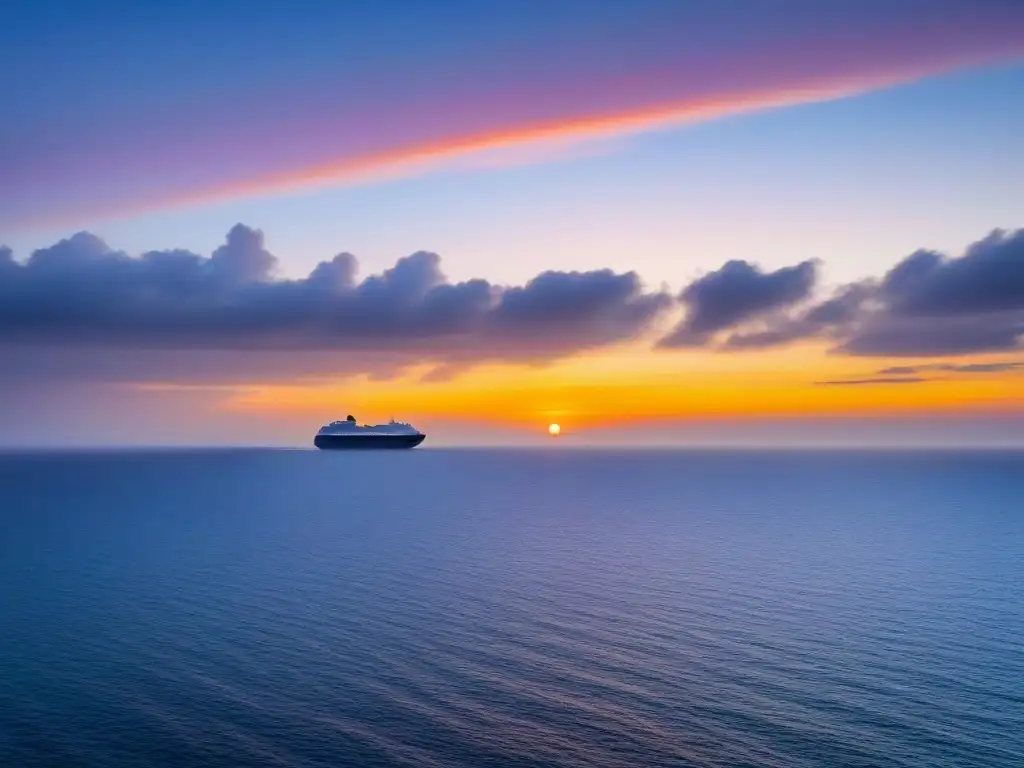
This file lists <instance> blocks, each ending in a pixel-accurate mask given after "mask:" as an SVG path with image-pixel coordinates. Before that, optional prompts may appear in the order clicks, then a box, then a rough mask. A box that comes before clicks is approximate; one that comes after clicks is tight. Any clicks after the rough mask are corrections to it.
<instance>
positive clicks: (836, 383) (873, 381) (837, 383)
mask: <svg viewBox="0 0 1024 768" xmlns="http://www.w3.org/2000/svg"><path fill="white" fill-rule="evenodd" d="M925 381H931V379H926V378H923V377H920V376H884V377H874V378H868V379H832V380H826V381H816V382H814V384H815V385H816V386H819V387H847V386H859V385H867V386H880V385H887V384H920V383H921V382H925Z"/></svg>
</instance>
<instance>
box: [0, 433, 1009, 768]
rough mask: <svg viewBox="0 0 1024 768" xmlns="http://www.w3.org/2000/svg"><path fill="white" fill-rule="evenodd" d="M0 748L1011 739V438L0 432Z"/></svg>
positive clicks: (0, 762)
mask: <svg viewBox="0 0 1024 768" xmlns="http://www.w3.org/2000/svg"><path fill="white" fill-rule="evenodd" d="M0 766H4V767H5V768H7V767H10V768H33V767H35V766H59V767H60V768H65V767H66V768H77V767H85V766H89V767H92V766H96V767H102V768H121V767H122V766H123V767H124V768H147V767H148V766H173V767H174V768H190V767H191V766H196V767H197V768H198V767H199V766H202V767H203V768H220V767H221V766H224V767H227V766H231V767H232V768H246V767H249V766H251V767H252V768H256V767H257V766H259V767H261V768H262V767H264V766H266V767H268V768H269V767H270V766H274V767H277V768H314V766H317V767H322V768H327V767H328V766H330V767H331V768H337V767H338V766H446V767H447V766H466V767H467V768H469V767H472V768H480V767H482V766H552V767H553V766H581V767H582V766H587V767H588V768H591V767H600V766H630V767H631V768H632V767H634V766H730V767H731V766H750V767H751V768H753V767H754V766H757V767H758V768H765V767H776V766H777V767H778V768H802V767H805V766H806V767H808V768H810V767H811V766H815V767H817V766H821V767H823V768H824V767H827V768H840V767H844V766H851V767H853V766H858V767H864V768H867V767H868V766H880V767H881V766H885V767H887V768H888V767H892V768H899V767H904V768H911V767H913V768H942V767H944V766H950V767H952V766H956V767H957V768H969V767H972V766H976V767H977V768H983V767H984V768H996V767H1003V766H1005V768H1021V766H1024V453H1020V452H1017V453H1013V452H983V451H973V452H959V453H958V452H942V451H933V452H906V451H904V452H843V451H822V452H799V451H777V452H742V451H714V452H700V451H668V450H664V451H622V452H615V451H610V450H608V451H598V450H593V451H585V450H557V449H551V450H441V449H430V448H427V447H424V448H421V449H416V450H413V451H406V452H394V453H390V452H384V453H365V454H364V453H324V452H316V451H312V450H309V451H305V450H292V451H287V450H208V451H202V450H197V451H137V452H116V451H108V452H100V451H97V452H85V453H70V452H69V453H37V454H13V453H9V454H4V455H0Z"/></svg>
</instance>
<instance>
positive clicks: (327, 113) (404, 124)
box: [0, 0, 1024, 228]
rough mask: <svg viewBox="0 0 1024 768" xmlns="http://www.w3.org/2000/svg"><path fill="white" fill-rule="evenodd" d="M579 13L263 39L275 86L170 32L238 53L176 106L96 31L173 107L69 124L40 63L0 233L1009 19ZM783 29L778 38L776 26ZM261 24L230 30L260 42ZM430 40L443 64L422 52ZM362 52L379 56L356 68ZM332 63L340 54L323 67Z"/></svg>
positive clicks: (876, 56)
mask: <svg viewBox="0 0 1024 768" xmlns="http://www.w3.org/2000/svg"><path fill="white" fill-rule="evenodd" d="M592 5H594V6H595V7H594V8H590V9H588V14H587V21H586V23H580V22H579V20H578V19H575V18H567V17H566V15H565V14H567V13H568V14H570V15H571V13H572V12H571V11H568V10H566V9H563V10H561V11H553V10H549V9H545V11H544V13H545V16H546V18H547V22H549V23H547V24H542V25H541V27H544V28H545V29H546V31H543V30H540V31H539V32H538V34H536V35H529V36H521V35H520V36H516V35H510V34H509V32H508V30H509V29H511V28H512V27H508V26H507V25H506V24H504V23H502V21H501V20H502V19H503V14H502V13H497V12H493V11H489V10H486V9H484V8H483V6H481V10H480V11H479V12H478V13H475V14H474V13H468V12H462V13H460V14H459V30H460V33H459V34H456V35H454V36H452V35H449V37H448V38H444V32H443V31H442V30H443V27H444V22H443V20H444V18H445V16H444V12H440V11H439V12H438V13H437V14H432V15H431V18H433V19H434V21H433V22H428V21H427V20H426V19H420V21H419V22H417V23H419V24H424V25H426V26H425V27H423V29H422V30H421V32H422V34H414V35H413V37H414V38H416V40H415V41H412V40H411V38H410V41H411V45H412V47H411V48H409V47H407V46H405V45H404V44H402V43H401V42H400V41H401V40H402V39H403V38H402V36H401V35H399V36H397V37H396V36H395V35H394V34H393V33H390V32H389V33H382V32H381V30H382V29H390V27H386V26H385V27H378V26H377V25H375V24H370V25H369V27H367V26H365V20H364V21H363V22H360V21H359V20H356V19H347V20H346V23H345V24H341V25H338V24H321V25H319V26H320V27H321V28H322V29H321V30H316V29H313V30H309V29H307V30H305V32H304V33H298V32H295V31H294V30H293V32H292V33H289V32H287V31H282V32H281V33H280V34H279V35H278V36H277V38H276V39H275V40H274V43H273V48H274V50H275V52H276V57H277V58H275V59H274V61H275V62H276V63H277V65H276V66H275V74H276V76H275V78H272V80H279V81H280V83H281V84H277V85H275V83H274V82H268V81H267V78H266V77H261V76H260V71H261V67H263V66H265V64H266V58H267V57H266V56H265V55H264V54H263V51H264V49H265V48H266V41H262V42H260V43H257V42H256V41H254V40H251V41H250V42H251V44H250V45H243V44H242V43H241V39H242V37H246V34H243V33H241V32H240V31H239V30H237V29H231V28H227V27H226V28H224V29H219V27H217V26H216V23H217V22H216V21H214V20H211V19H204V20H200V21H196V22H195V23H194V24H193V26H194V27H195V29H191V30H190V34H199V35H210V36H211V40H213V39H216V38H217V36H218V35H221V36H223V37H225V38H227V37H231V38H232V39H234V40H235V43H236V48H237V50H236V51H235V53H236V54H237V56H232V57H224V56H221V57H219V58H218V57H217V56H216V55H215V54H216V51H217V49H218V48H217V46H215V45H210V46H194V48H195V50H194V51H193V52H192V55H191V56H190V57H189V66H191V67H195V71H197V72H198V71H203V72H204V74H205V79H204V81H203V82H204V87H202V88H193V89H187V88H186V89H184V91H183V90H182V88H181V83H183V82H187V81H188V77H187V76H184V75H181V73H179V77H178V79H177V80H175V73H176V72H178V71H179V70H180V67H179V66H167V65H166V62H164V61H163V60H162V59H161V58H160V56H156V57H155V58H154V55H153V54H154V51H150V50H146V49H145V45H146V43H145V42H144V39H145V38H144V37H140V33H141V30H137V29H134V28H132V34H130V35H127V36H125V37H124V39H112V38H110V37H109V36H110V35H113V36H114V38H117V36H118V35H119V34H122V33H123V31H124V30H123V27H124V25H120V27H119V25H118V24H117V23H116V21H117V20H116V19H113V18H111V20H110V23H108V24H106V25H101V27H100V28H102V29H104V32H105V34H107V36H108V38H107V43H106V48H107V49H110V50H116V51H119V54H118V55H120V56H121V57H122V58H123V59H124V61H125V66H128V67H134V68H136V69H138V70H139V72H140V73H142V74H144V75H145V76H142V74H140V78H139V79H140V80H141V81H143V82H145V83H146V84H147V87H148V88H149V89H150V90H156V91H168V92H170V91H173V92H174V93H175V94H176V96H175V98H174V99H173V100H172V101H171V102H168V103H167V104H160V105H158V106H154V105H152V104H150V103H149V101H151V100H147V99H142V98H138V95H139V94H137V93H136V92H134V91H133V90H132V89H131V88H126V89H123V90H119V91H118V92H116V93H115V92H114V91H113V90H111V89H107V90H110V93H107V96H108V97H109V98H105V99H104V100H102V102H99V101H97V102H96V104H95V105H94V106H92V107H90V105H86V108H84V109H83V105H82V103H81V100H80V99H77V98H74V96H75V93H74V89H75V88H76V87H77V81H76V80H75V79H74V78H69V77H67V76H66V72H68V71H71V70H72V67H68V66H49V67H44V68H38V69H40V72H38V73H37V76H38V77H40V78H42V80H41V82H43V83H45V84H46V86H47V87H46V88H44V89H43V90H44V91H45V92H47V93H50V94H51V95H52V97H51V98H50V99H49V100H48V102H47V104H48V106H47V109H46V110H45V114H43V113H41V112H39V111H38V110H33V109H31V104H19V103H17V102H14V103H12V104H11V105H10V109H9V110H8V112H9V115H8V116H7V118H6V121H5V122H6V123H7V124H8V125H6V127H5V130H6V131H7V134H8V135H10V136H12V137H14V139H15V140H13V141H8V142H6V143H5V142H0V176H3V177H4V179H5V184H4V185H2V186H0V225H3V226H5V227H8V228H14V227H26V226H38V225H39V224H40V223H42V222H45V223H47V224H50V223H53V222H55V221H56V222H61V223H62V224H64V223H66V222H71V223H74V224H78V223H79V222H80V221H81V220H82V217H89V219H88V220H90V221H92V220H94V218H93V217H96V216H99V215H104V216H105V215H114V216H118V215H125V214H126V213H132V212H139V211H149V210H154V209H162V208H166V207H173V206H182V205H184V206H191V205H197V204H201V203H205V202H208V201H211V200H225V199H238V198H251V197H254V196H262V195H268V194H280V193H284V192H288V191H291V190H296V189H298V190H308V189H311V188H316V187H318V186H339V185H345V184H353V183H360V182H364V181H366V180H378V179H382V178H385V179H386V178H394V177H402V176H409V175H415V174H419V173H424V172H429V171H432V170H436V169H437V168H438V167H442V168H450V167H452V165H458V164H460V163H461V164H465V163H466V161H467V159H470V158H472V157H474V156H475V157H477V158H478V160H479V158H480V157H481V156H486V155H487V154H488V153H492V152H495V151H498V152H502V151H506V152H507V151H510V150H514V151H517V152H522V151H523V150H529V149H530V148H531V146H536V145H537V144H538V143H540V144H547V143H550V142H554V143H556V144H562V145H568V144H571V143H573V142H579V141H584V140H586V141H589V140H594V139H595V138H598V139H599V138H606V137H615V136H623V135H629V134H632V133H636V132H639V131H649V130H655V129H663V128H665V127H667V126H675V125H679V124H684V123H688V122H696V121H703V120H709V119H715V118H718V117H721V116H724V115H731V114H737V113H743V112H749V111H753V110H759V109H765V108H771V107H779V106H785V105H790V104H798V103H806V102H815V101H821V100H826V99H835V98H841V97H844V96H849V95H851V94H856V93H861V92H864V91H868V90H871V89H875V88H880V87H887V86H891V85H894V84H897V83H904V82H909V81H913V80H915V79H918V78H920V77H924V76H928V75H933V74H939V73H943V72H947V71H950V70H954V69H958V68H961V67H965V66H974V65H980V64H988V63H993V62H998V61H1012V60H1016V59H1017V58H1019V56H1020V55H1021V53H1022V52H1024V10H1022V8H1021V7H1020V3H1017V2H1008V1H1007V0H975V1H974V2H956V3H929V2H919V1H918V0H889V1H888V2H885V3H867V4H864V3H859V4H858V3H838V4H837V3H824V2H823V3H801V4H799V5H800V8H799V10H794V9H793V8H792V7H791V5H792V4H789V3H786V2H776V3H768V2H762V3H748V4H746V7H745V8H744V12H743V13H742V14H736V13H732V12H729V11H728V10H724V9H723V8H721V7H720V6H722V4H720V3H682V2H679V3H663V2H655V3H636V4H632V5H631V6H630V13H629V23H628V24H623V23H622V14H621V11H619V10H616V9H613V10H612V11H611V12H610V13H609V12H608V10H607V9H605V10H601V8H599V7H597V6H600V5H601V4H592ZM612 6H614V4H611V5H610V6H609V8H611V7H612ZM250 13H251V14H254V15H255V17H259V16H260V14H261V11H259V10H257V9H256V8H255V7H254V8H253V9H251V11H250ZM787 14H788V15H789V16H791V17H792V18H791V19H790V21H792V22H796V23H780V19H781V20H782V21H783V22H785V20H786V17H787ZM265 21H266V20H264V23H261V22H259V21H257V22H254V23H253V24H251V25H249V26H250V27H251V29H252V30H259V29H265V28H268V27H266V25H265ZM282 23H285V24H291V23H298V24H300V26H304V25H305V23H306V22H305V21H302V20H301V19H300V20H298V21H295V20H291V21H288V22H282V19H280V18H277V19H275V20H274V25H273V28H274V29H279V28H280V25H281V24H282ZM435 24H437V25H440V26H439V27H438V28H435V27H434V25H435ZM415 26H416V25H415V24H414V28H415ZM513 26H514V25H513ZM327 29H329V30H330V36H329V37H327V36H326V35H327V33H326V32H325V31H323V30H327ZM119 30H120V31H119ZM150 31H152V30H150ZM160 31H161V33H164V34H167V32H166V30H163V29H161V30H160ZM406 31H408V30H406ZM449 31H450V30H449ZM435 33H439V34H440V36H439V35H438V34H435ZM11 34H12V35H14V36H15V37H17V38H18V39H23V40H24V41H25V45H26V46H27V47H29V48H32V47H33V46H34V47H35V48H36V49H38V50H40V51H45V56H46V57H56V58H53V61H54V62H56V61H61V60H62V59H60V57H61V56H63V57H64V58H65V59H66V60H67V61H72V62H75V63H76V66H77V67H78V70H81V75H82V77H85V78H86V79H89V80H95V79H96V77H91V78H90V74H92V75H97V76H98V75H99V74H100V72H99V71H97V70H96V69H95V67H96V66H98V65H99V63H100V62H102V61H107V58H105V57H104V56H99V55H92V56H90V55H85V54H83V53H81V52H79V53H78V54H76V53H75V52H74V51H76V50H77V51H81V50H82V49H80V48H79V46H80V45H84V46H85V49H84V50H85V51H89V52H90V53H92V52H93V51H92V49H91V45H92V44H93V41H92V40H90V39H89V37H90V36H88V35H82V36H81V37H82V38H83V40H75V41H71V43H69V44H71V49H67V50H63V49H60V50H56V51H53V50H51V48H52V46H50V47H47V40H46V39H45V38H35V39H33V38H32V37H31V36H29V35H28V34H26V35H24V36H23V35H20V34H18V30H17V29H12V31H11ZM240 35H241V37H240ZM321 35H324V36H321ZM609 41H614V44H613V45H612V46H611V47H610V46H609ZM435 45H441V48H440V50H443V51H444V52H445V55H443V56H437V55H433V54H427V53H424V52H423V49H424V47H425V49H426V50H429V51H433V50H434V46H435ZM140 46H142V48H141V49H140ZM395 46H398V47H397V48H396V47H395ZM72 49H74V50H72ZM310 50H319V51H322V52H323V56H320V55H317V56H314V57H310V56H308V55H307V52H308V51H310ZM481 50H486V51H488V55H486V56H481V55H480V51H481ZM610 50H613V51H615V52H618V55H615V53H611V54H610ZM339 51H340V52H342V53H341V54H337V52H339ZM368 51H377V52H379V55H380V57H381V58H380V61H377V60H376V58H375V56H376V55H377V54H375V55H374V57H371V58H370V59H364V58H362V57H363V56H365V55H367V52H368ZM334 55H342V56H347V57H348V59H347V60H338V61H333V64H332V63H331V62H332V59H331V57H332V56H334ZM247 57H252V58H247ZM324 57H326V58H324ZM47 60H50V59H47ZM371 61H374V62H375V63H373V64H370V62H371ZM311 62H315V65H314V66H311V67H310V66H308V64H309V63H311ZM346 62H347V63H346ZM356 62H362V65H359V66H357V65H356ZM51 63H52V62H51ZM178 63H180V62H178ZM18 64H19V61H18V53H17V50H16V49H13V48H12V49H11V50H10V51H9V52H7V56H6V58H4V51H3V50H0V65H2V68H3V69H5V71H6V70H10V71H13V69H14V68H16V67H17V66H18ZM161 64H163V65H161ZM235 67H237V70H235ZM53 73H58V74H53ZM60 73H65V74H60ZM227 73H232V74H231V75H230V76H226V75H227ZM246 73H248V74H246ZM182 77H184V79H181V78H182ZM100 85H102V83H101V84H100ZM115 90H116V89H115ZM105 93H106V91H105ZM62 96H66V98H61V97H62ZM90 104H91V102H90ZM172 104H173V106H171V105H172Z"/></svg>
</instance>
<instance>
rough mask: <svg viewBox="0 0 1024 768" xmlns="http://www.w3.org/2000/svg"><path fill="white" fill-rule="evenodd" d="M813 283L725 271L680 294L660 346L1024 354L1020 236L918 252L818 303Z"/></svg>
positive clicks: (750, 269) (792, 275) (792, 276)
mask: <svg viewBox="0 0 1024 768" xmlns="http://www.w3.org/2000/svg"><path fill="white" fill-rule="evenodd" d="M816 282H817V262H804V263H802V264H800V265H798V266H795V267H787V268H784V269H780V270H777V271H775V272H762V271H761V270H760V269H758V268H757V267H755V266H753V265H751V264H748V263H746V262H729V263H728V264H726V265H725V266H724V267H722V268H721V269H720V270H718V271H717V272H712V273H711V274H708V275H705V276H704V277H701V278H700V279H698V280H696V281H695V282H693V283H691V284H690V285H689V286H688V287H687V288H685V289H684V290H683V292H682V293H681V294H680V297H679V299H680V301H681V302H682V303H683V304H684V305H686V307H687V309H688V312H687V316H686V318H685V319H684V320H683V322H682V323H681V324H680V325H679V326H678V327H677V328H676V330H675V331H674V332H673V333H672V334H670V335H669V336H667V337H666V338H664V339H663V340H662V341H661V346H664V347H676V346H687V345H692V344H694V343H697V344H701V345H710V346H713V347H715V348H718V349H752V348H767V347H774V346H780V345H783V344H789V343H792V342H794V341H798V340H802V339H815V338H817V339H825V340H828V341H830V342H831V343H832V349H833V351H834V352H838V353H843V354H847V355H859V356H868V357H872V356H873V357H937V356H944V355H970V354H978V353H985V352H997V351H1006V350H1017V349H1020V348H1021V339H1022V336H1024V230H1017V231H1015V232H1011V233H1007V232H1005V231H1002V230H995V231H993V232H992V233H991V234H989V235H988V236H987V237H985V238H984V239H982V240H980V241H978V242H976V243H974V244H972V245H971V246H970V247H969V248H968V249H967V250H966V252H965V253H964V254H963V255H961V256H959V257H955V258H952V257H949V256H946V255H943V254H940V253H936V252H934V251H927V250H921V251H917V252H916V253H913V254H911V255H910V256H908V257H907V258H905V259H903V260H902V261H901V262H900V263H899V264H897V265H896V266H895V267H893V268H892V269H891V270H889V272H887V273H886V274H885V275H884V276H882V277H881V278H880V279H877V280H866V281H864V282H860V283H854V284H851V285H846V286H843V287H841V288H840V289H839V290H837V291H836V292H835V293H834V294H833V295H832V296H831V297H829V298H828V299H826V300H824V301H818V302H814V301H812V296H813V293H814V288H815V285H816Z"/></svg>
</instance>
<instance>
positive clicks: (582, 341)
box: [0, 224, 673, 376]
mask: <svg viewBox="0 0 1024 768" xmlns="http://www.w3.org/2000/svg"><path fill="white" fill-rule="evenodd" d="M4 254H6V256H5V255H4ZM357 268H358V264H357V261H356V259H355V257H354V256H352V255H351V254H348V253H341V254H339V255H338V256H335V257H334V258H333V259H331V260H330V261H325V262H322V263H320V264H319V265H317V267H316V268H315V269H313V270H312V272H310V274H309V275H308V276H306V277H304V278H302V279H298V280H285V279H279V278H277V260H276V259H275V258H274V256H273V255H272V254H271V253H269V252H268V251H267V249H266V248H265V245H264V238H263V233H262V232H260V231H259V230H256V229H252V228H249V227H246V226H243V225H241V224H239V225H237V226H235V227H234V228H233V229H232V230H231V231H230V232H229V233H228V235H227V240H226V242H225V243H224V245H222V246H221V247H219V248H217V249H216V250H215V251H214V252H213V254H212V255H211V256H210V257H209V258H206V257H203V256H200V255H198V254H195V253H190V252H188V251H181V250H172V251H150V252H147V253H143V254H142V255H141V256H139V257H137V258H136V257H131V256H129V255H127V254H125V253H123V252H120V251H116V250H113V249H111V248H110V247H109V246H108V245H107V244H106V243H105V242H104V241H103V240H101V239H100V238H98V237H96V236H95V235H92V234H89V233H84V232H83V233H79V234H77V235H75V236H73V237H71V238H68V239H66V240H62V241H60V242H59V243H56V244H55V245H53V246H50V247H48V248H43V249H40V250H37V251H35V252H34V253H33V254H32V255H31V256H30V257H29V259H28V260H27V261H26V262H25V263H24V264H20V263H17V262H15V261H13V259H12V258H10V254H9V252H7V251H4V252H3V253H0V337H2V338H3V340H4V342H5V344H6V347H7V349H6V353H7V354H8V358H7V359H8V360H9V361H10V360H15V361H20V366H21V371H22V372H24V371H25V370H26V369H28V368H32V367H33V366H34V367H37V368H38V367H40V366H43V367H45V366H47V365H49V366H50V370H51V372H53V371H56V370H60V369H61V368H62V366H64V365H66V362H65V357H66V355H65V353H63V352H62V353H60V355H57V354H56V353H55V352H53V350H54V349H56V348H67V347H69V346H75V347H77V350H78V351H77V353H76V355H72V356H71V357H70V358H67V359H68V360H71V359H77V360H79V361H80V362H81V363H83V365H84V367H85V368H88V369H90V370H92V371H105V372H106V374H108V375H109V374H112V373H116V372H117V371H118V370H119V369H120V368H119V365H118V363H117V361H118V360H121V362H122V363H123V362H124V359H125V353H126V352H131V353H132V354H138V353H140V352H141V353H145V355H144V356H146V355H148V356H149V357H150V358H151V359H152V358H153V356H154V355H155V356H156V357H157V358H159V359H161V360H163V363H162V367H165V368H166V367H173V365H172V363H171V362H170V361H172V360H177V361H178V365H179V366H182V367H183V369H188V368H189V366H191V365H193V364H194V361H185V360H183V359H182V358H181V356H180V355H179V356H177V357H175V356H174V355H171V357H170V358H168V357H167V355H168V353H176V352H191V353H202V352H207V353H209V352H213V353H215V357H214V359H213V360H210V359H208V358H207V359H205V360H204V362H203V363H202V365H201V367H204V368H207V369H208V368H209V366H211V365H212V366H214V367H216V363H217V357H218V356H220V355H223V354H224V353H231V354H232V355H234V356H235V357H236V358H239V359H240V358H241V357H244V353H248V352H259V353H266V352H280V353H287V354H288V355H291V356H292V357H293V358H294V359H299V358H301V357H302V356H303V354H306V355H307V356H306V357H305V358H304V363H303V364H304V365H309V364H310V357H311V356H312V357H315V356H316V355H317V354H321V356H322V358H321V363H320V370H323V366H324V365H325V362H324V360H323V357H328V358H332V353H352V354H350V355H349V357H348V358H345V359H346V360H347V362H348V363H349V365H355V366H357V367H358V366H359V365H363V366H364V367H366V366H367V365H369V363H360V362H356V358H358V359H359V360H363V361H369V360H372V361H374V362H373V366H372V368H373V371H374V372H375V373H376V375H381V376H384V375H388V374H387V371H389V370H391V371H393V370H394V369H395V367H396V366H401V365H410V364H416V363H423V362H427V363H436V364H439V365H441V364H445V365H456V364H457V365H467V364H473V363H477V362H480V361H483V360H503V361H517V362H543V361H547V360H551V359H554V358H558V357H562V356H566V355H572V354H574V353H577V352H579V351H581V350H584V349H589V348H593V347H600V346H603V345H607V344H613V343H617V342H622V341H627V340H630V339H632V338H634V337H636V336H637V335H639V334H642V333H643V332H645V331H646V330H647V329H648V328H649V327H650V326H651V324H652V323H653V322H654V321H655V320H656V318H658V317H659V316H660V315H661V314H662V313H663V312H664V311H665V310H667V309H669V308H670V307H671V306H672V305H673V300H672V297H671V296H669V295H668V294H666V293H659V292H654V293H651V292H646V291H645V290H644V289H643V286H642V285H641V283H640V279H639V277H638V276H637V275H636V274H635V273H633V272H627V273H621V274H620V273H615V272H613V271H611V270H595V271H590V272H545V273H543V274H541V275H538V276H537V277H535V278H534V279H533V280H531V281H529V282H528V283H526V284H525V285H523V286H516V287H502V286H497V285H492V284H491V283H489V282H487V281H486V280H468V281H465V282H461V283H451V282H449V281H448V280H447V279H446V278H445V276H444V274H443V272H442V271H441V260H440V257H439V256H438V255H437V254H434V253H429V252H426V251H421V252H418V253H414V254H412V255H410V256H406V257H404V258H402V259H399V260H398V261H397V262H396V263H395V265H394V266H393V267H391V268H390V269H387V270H385V271H384V272H382V273H381V274H378V275H372V276H370V277H367V278H366V279H364V280H362V281H361V282H360V281H357V279H356V273H357ZM13 347H18V349H17V350H15V349H13ZM40 350H42V352H40ZM83 350H85V351H83ZM55 357H58V358H60V359H59V360H55ZM200 357H201V356H200ZM229 357H230V356H229ZM229 357H224V358H222V359H223V360H224V365H225V366H228V365H230V362H229ZM332 359H333V358H332ZM11 367H12V366H8V373H9V374H10V373H11V370H10V369H11ZM13 367H15V368H17V367H18V364H17V363H16V364H15V366H13ZM316 367H317V366H316V365H315V364H314V365H312V368H314V369H315V368H316ZM17 372H18V371H14V373H17ZM133 372H134V373H140V371H138V370H137V368H136V367H135V366H133V365H128V366H127V367H126V368H124V369H123V373H127V374H128V375H132V374H133Z"/></svg>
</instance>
